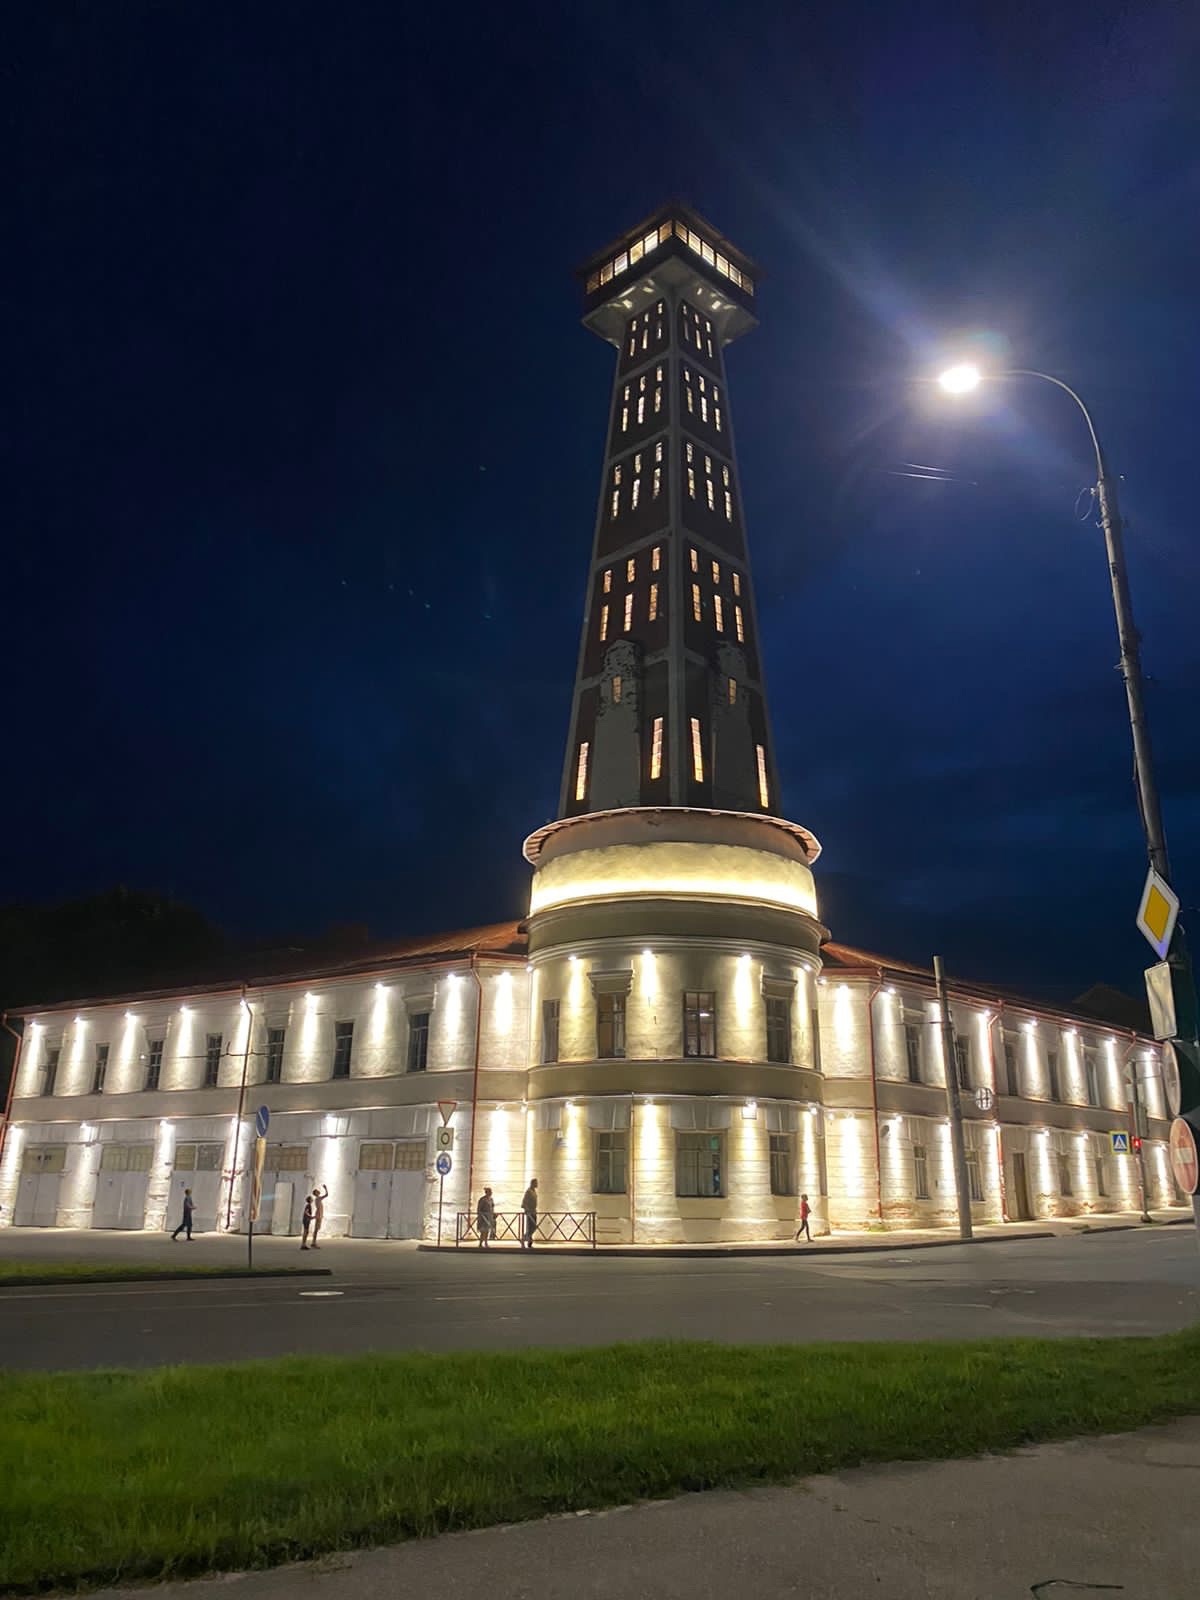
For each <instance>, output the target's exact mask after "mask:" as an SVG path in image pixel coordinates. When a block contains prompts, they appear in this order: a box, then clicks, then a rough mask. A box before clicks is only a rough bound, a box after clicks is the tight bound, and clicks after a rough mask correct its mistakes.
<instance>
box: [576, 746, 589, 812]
mask: <svg viewBox="0 0 1200 1600" xmlns="http://www.w3.org/2000/svg"><path fill="white" fill-rule="evenodd" d="M587 774H588V742H587V740H586V739H585V740H584V741H583V743H582V744H581V745H580V746H579V766H578V768H577V769H576V773H575V798H576V800H582V799H584V797H585V796H586V795H587Z"/></svg>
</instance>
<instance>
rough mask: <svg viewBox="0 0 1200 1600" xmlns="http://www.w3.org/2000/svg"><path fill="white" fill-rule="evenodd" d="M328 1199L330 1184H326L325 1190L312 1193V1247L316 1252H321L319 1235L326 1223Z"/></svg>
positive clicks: (316, 1190) (315, 1190)
mask: <svg viewBox="0 0 1200 1600" xmlns="http://www.w3.org/2000/svg"><path fill="white" fill-rule="evenodd" d="M328 1199H329V1185H328V1184H326V1185H325V1187H324V1188H323V1189H314V1190H313V1192H312V1201H313V1236H312V1247H313V1249H314V1250H319V1249H320V1248H321V1246H320V1245H319V1244H318V1243H317V1235H318V1234H319V1233H320V1231H321V1224H322V1223H323V1222H324V1221H325V1202H326V1200H328Z"/></svg>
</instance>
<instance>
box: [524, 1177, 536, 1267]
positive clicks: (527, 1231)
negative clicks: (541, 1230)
mask: <svg viewBox="0 0 1200 1600" xmlns="http://www.w3.org/2000/svg"><path fill="white" fill-rule="evenodd" d="M537 1202H538V1192H537V1179H536V1178H530V1180H529V1187H528V1189H526V1191H525V1193H524V1195H523V1196H522V1199H521V1210H522V1212H523V1213H524V1216H523V1218H522V1230H521V1249H522V1250H532V1249H533V1236H534V1234H535V1233H536V1232H537Z"/></svg>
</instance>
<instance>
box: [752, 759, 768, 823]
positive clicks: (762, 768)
mask: <svg viewBox="0 0 1200 1600" xmlns="http://www.w3.org/2000/svg"><path fill="white" fill-rule="evenodd" d="M754 755H755V760H756V761H757V762H758V803H759V805H760V806H762V808H763V810H764V811H765V810H766V809H767V803H768V800H769V799H770V795H769V793H768V790H767V752H766V751H765V750H764V749H763V747H762V745H760V744H756V745H755V746H754Z"/></svg>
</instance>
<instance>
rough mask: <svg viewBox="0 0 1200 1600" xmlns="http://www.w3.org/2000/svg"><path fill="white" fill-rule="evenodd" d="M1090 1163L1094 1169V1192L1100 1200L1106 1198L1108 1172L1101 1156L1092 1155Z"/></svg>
mask: <svg viewBox="0 0 1200 1600" xmlns="http://www.w3.org/2000/svg"><path fill="white" fill-rule="evenodd" d="M1092 1164H1093V1166H1094V1167H1095V1169H1096V1194H1097V1195H1098V1196H1099V1198H1100V1199H1101V1200H1107V1198H1108V1173H1107V1171H1106V1169H1105V1165H1104V1157H1103V1156H1093V1157H1092Z"/></svg>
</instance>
